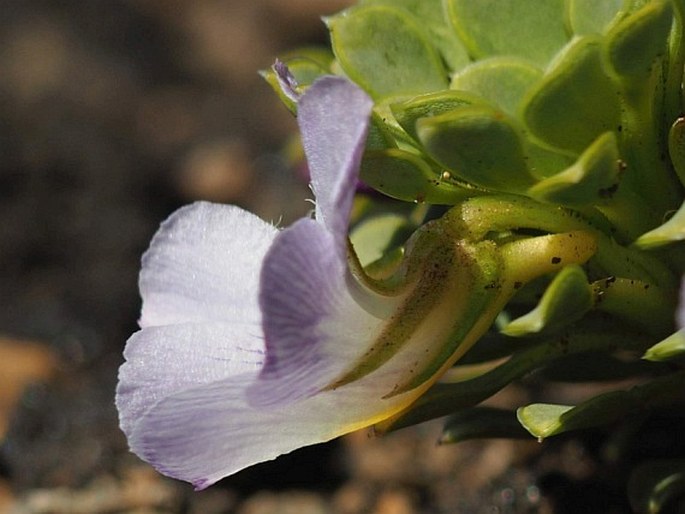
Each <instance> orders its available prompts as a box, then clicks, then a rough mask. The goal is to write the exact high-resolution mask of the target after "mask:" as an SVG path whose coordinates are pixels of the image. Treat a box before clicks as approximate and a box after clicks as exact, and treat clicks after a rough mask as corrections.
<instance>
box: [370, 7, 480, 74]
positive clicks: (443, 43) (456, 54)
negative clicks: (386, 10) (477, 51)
mask: <svg viewBox="0 0 685 514" xmlns="http://www.w3.org/2000/svg"><path fill="white" fill-rule="evenodd" d="M359 4H360V5H388V6H391V7H401V8H403V9H406V10H407V11H409V12H410V13H412V14H413V15H414V16H415V17H416V19H417V20H418V21H419V23H421V24H422V25H424V26H425V27H426V29H427V30H428V32H429V33H430V35H431V41H432V42H433V44H434V45H435V47H436V49H437V50H438V51H439V52H440V54H441V55H442V58H443V59H444V60H445V63H446V64H447V66H448V67H449V68H450V69H452V70H458V69H460V68H462V67H463V66H466V65H467V64H468V63H469V62H470V60H469V56H468V53H467V52H466V48H465V47H464V44H463V43H462V42H461V40H460V39H459V38H458V37H457V35H456V34H455V32H454V29H453V28H452V26H451V25H450V24H449V23H448V21H447V18H446V16H445V13H444V10H443V8H442V0H362V1H361V2H359Z"/></svg>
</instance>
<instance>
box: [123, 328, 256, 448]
mask: <svg viewBox="0 0 685 514" xmlns="http://www.w3.org/2000/svg"><path fill="white" fill-rule="evenodd" d="M124 358H125V359H126V362H125V363H124V364H123V365H122V366H121V367H120V368H119V384H118V386H117V393H116V405H117V409H118V410H119V423H120V426H121V429H122V430H123V431H124V433H125V434H126V435H127V436H129V437H130V435H131V433H132V432H133V430H134V429H135V427H136V424H137V423H138V422H139V421H140V419H141V417H142V416H144V414H145V413H146V412H147V411H148V410H149V409H150V408H152V407H154V406H155V405H156V404H157V403H158V402H159V401H160V400H162V399H163V398H165V397H167V396H169V395H173V394H175V393H178V392H180V391H184V390H186V389H191V388H193V387H195V386H198V385H202V384H207V383H211V382H216V381H219V380H223V379H226V378H227V377H231V376H237V375H240V374H243V373H248V374H250V376H252V375H255V374H256V373H257V372H258V371H259V370H260V369H261V367H262V364H263V361H264V340H263V337H262V331H261V327H260V326H259V324H249V323H237V322H233V323H203V324H194V323H186V324H181V325H167V326H161V327H149V328H144V329H143V330H141V331H139V332H137V333H135V334H133V335H132V336H131V337H130V338H129V340H128V342H127V343H126V350H125V351H124ZM248 382H249V380H248Z"/></svg>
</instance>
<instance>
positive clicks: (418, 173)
mask: <svg viewBox="0 0 685 514" xmlns="http://www.w3.org/2000/svg"><path fill="white" fill-rule="evenodd" d="M361 178H362V180H363V181H364V183H366V184H367V185H369V186H371V187H373V188H374V189H376V190H378V191H380V192H381V193H384V194H386V195H388V196H390V197H392V198H396V199H398V200H404V201H407V202H418V203H421V202H428V203H431V204H445V205H453V204H456V203H458V202H460V201H462V200H465V199H466V198H470V197H471V196H474V195H478V194H482V192H480V191H478V190H475V189H473V188H470V187H468V186H466V185H460V184H459V183H458V182H456V181H454V180H453V179H452V178H451V176H449V174H445V173H443V174H442V175H439V174H437V173H436V172H435V171H434V170H433V169H432V168H431V167H430V166H429V165H428V164H427V163H426V162H425V161H424V160H423V159H421V158H420V157H419V156H417V155H416V154H414V153H410V152H407V151H404V150H400V149H388V150H379V151H370V152H366V153H365V154H364V159H363V160H362V167H361Z"/></svg>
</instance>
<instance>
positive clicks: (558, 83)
mask: <svg viewBox="0 0 685 514" xmlns="http://www.w3.org/2000/svg"><path fill="white" fill-rule="evenodd" d="M601 48H602V45H601V40H600V39H598V38H595V37H591V36H585V37H583V38H579V39H577V40H576V41H575V42H574V43H571V44H570V45H569V46H568V47H567V48H566V49H565V50H564V52H563V54H562V55H560V56H559V58H558V59H557V60H555V63H554V64H553V65H552V66H551V68H550V69H549V70H548V71H547V73H546V74H545V77H544V78H543V79H542V81H539V82H538V83H537V84H536V85H535V86H533V88H532V90H531V91H530V92H529V94H528V95H527V98H526V99H524V112H523V117H524V120H525V122H526V124H527V125H528V127H529V128H530V130H531V131H532V132H533V133H534V134H535V135H536V136H537V137H539V138H540V139H542V140H543V141H546V142H547V143H549V144H551V145H553V146H556V147H558V148H562V149H566V150H570V151H575V152H578V153H580V152H582V151H583V150H584V149H585V148H586V147H587V146H588V145H589V144H591V143H592V142H593V141H594V140H595V139H597V137H599V135H600V134H602V133H603V132H607V131H613V130H616V128H617V127H618V125H619V123H620V122H619V120H620V113H621V109H620V104H619V97H618V93H617V90H616V88H615V87H614V85H613V83H612V81H611V80H610V78H609V77H608V75H607V73H606V72H605V70H604V67H603V64H602V56H601Z"/></svg>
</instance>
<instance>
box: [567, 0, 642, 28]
mask: <svg viewBox="0 0 685 514" xmlns="http://www.w3.org/2000/svg"><path fill="white" fill-rule="evenodd" d="M628 1H629V0H567V2H566V20H567V23H568V28H569V31H570V32H573V33H574V34H576V35H579V36H582V35H584V34H604V33H605V32H606V31H607V30H608V29H609V28H610V27H611V26H612V25H613V23H615V22H616V21H617V20H618V18H620V16H621V15H622V14H623V13H624V12H625V8H626V3H627V2H628Z"/></svg>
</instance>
